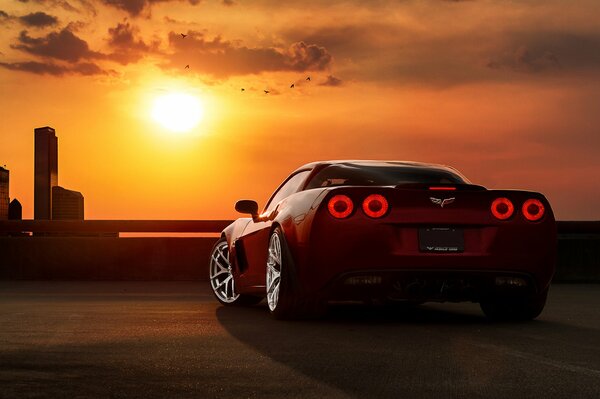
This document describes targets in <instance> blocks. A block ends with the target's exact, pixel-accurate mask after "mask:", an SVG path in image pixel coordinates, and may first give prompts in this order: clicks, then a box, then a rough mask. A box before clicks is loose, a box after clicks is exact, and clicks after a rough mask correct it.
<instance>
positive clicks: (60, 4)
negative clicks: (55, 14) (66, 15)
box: [18, 0, 91, 12]
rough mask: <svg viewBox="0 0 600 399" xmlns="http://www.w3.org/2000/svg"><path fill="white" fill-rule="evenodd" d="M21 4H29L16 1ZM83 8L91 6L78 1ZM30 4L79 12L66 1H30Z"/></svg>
mask: <svg viewBox="0 0 600 399" xmlns="http://www.w3.org/2000/svg"><path fill="white" fill-rule="evenodd" d="M18 1H19V2H21V3H29V0H18ZM78 1H79V2H80V3H81V4H82V5H83V6H84V7H85V8H89V7H90V6H91V4H90V3H89V2H88V1H87V0H78ZM31 2H32V3H37V4H43V5H46V6H49V7H53V8H62V9H63V10H66V11H70V12H79V10H78V9H77V8H75V7H73V6H72V5H71V3H69V2H68V1H67V0H31Z"/></svg>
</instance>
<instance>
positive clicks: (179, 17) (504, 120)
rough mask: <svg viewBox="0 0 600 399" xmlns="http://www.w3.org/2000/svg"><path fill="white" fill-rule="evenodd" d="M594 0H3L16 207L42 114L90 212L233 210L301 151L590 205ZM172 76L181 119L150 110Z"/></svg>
mask: <svg viewBox="0 0 600 399" xmlns="http://www.w3.org/2000/svg"><path fill="white" fill-rule="evenodd" d="M363 3H367V4H363ZM598 15H600V2H598V1H597V0H577V1H573V2H564V1H562V0H560V1H557V0H550V1H542V0H530V1H520V2H519V1H502V2H498V1H491V0H490V1H442V0H438V1H433V0H431V1H417V0H414V1H410V0H409V1H373V2H362V1H328V2H319V1H310V0H304V1H286V2H280V1H266V0H263V1H258V0H257V1H242V0H234V1H209V0H203V1H197V0H189V1H187V0H14V1H13V0H5V1H2V2H0V123H1V125H0V165H3V164H6V165H7V168H8V169H9V170H10V173H11V175H10V178H11V187H10V192H11V197H16V198H18V199H19V200H20V201H21V203H22V204H23V213H24V217H25V218H31V217H32V216H33V129H34V128H35V127H40V126H46V125H49V126H52V127H54V128H55V129H56V132H57V135H58V137H59V184H60V185H61V186H63V187H65V188H69V189H73V190H77V191H81V192H82V193H83V194H84V196H85V207H86V209H85V215H86V218H88V219H121V218H123V219H221V218H234V217H237V215H236V213H235V211H234V210H233V204H234V203H235V201H236V200H237V199H239V198H253V199H256V200H258V201H259V203H260V204H261V205H263V204H264V202H265V201H266V199H267V198H268V197H269V195H270V193H271V191H272V190H273V189H274V188H275V187H276V186H277V185H278V184H279V182H280V181H281V180H282V179H283V178H284V177H285V176H287V174H288V173H289V172H290V171H292V170H293V169H295V168H296V167H298V166H299V165H301V164H303V163H306V162H310V161H314V160H319V159H339V158H354V159H399V160H415V161H426V162H435V163H444V164H449V165H452V166H454V167H456V168H458V169H459V170H461V171H462V172H463V174H465V175H466V176H467V177H469V178H470V179H471V180H472V181H474V182H476V183H479V184H482V185H485V186H487V187H489V188H522V189H531V190H536V191H541V192H543V193H544V194H546V196H547V197H548V198H549V200H550V201H551V203H552V205H553V207H554V210H555V213H556V215H557V218H559V219H563V220H564V219H595V220H598V219H600V209H599V207H598V203H600V156H598V152H599V150H600V25H598ZM180 33H186V34H188V37H186V38H185V39H182V38H181V36H180V35H179V34H180ZM187 64H189V65H190V68H189V69H185V68H184V67H185V65H187ZM308 75H310V76H311V78H312V80H311V81H310V82H307V81H306V80H305V77H306V76H308ZM291 83H296V84H295V88H294V89H290V88H289V86H290V84H291ZM241 87H244V88H245V89H246V90H245V91H244V92H243V93H242V92H241V91H240V88H241ZM265 89H267V90H270V93H269V94H268V95H266V94H264V92H263V90H265ZM173 91H174V92H185V93H188V94H192V95H194V96H196V97H198V98H199V99H200V100H201V102H202V103H203V105H204V112H205V116H204V120H203V121H202V122H201V123H200V124H199V125H198V126H197V127H196V128H194V129H193V130H192V131H191V132H187V133H172V132H169V131H168V130H166V129H165V128H163V127H161V126H159V125H157V123H156V122H155V121H154V120H153V119H152V117H151V115H150V110H151V107H152V103H153V100H154V99H155V98H156V97H157V96H160V95H161V94H164V93H166V92H173Z"/></svg>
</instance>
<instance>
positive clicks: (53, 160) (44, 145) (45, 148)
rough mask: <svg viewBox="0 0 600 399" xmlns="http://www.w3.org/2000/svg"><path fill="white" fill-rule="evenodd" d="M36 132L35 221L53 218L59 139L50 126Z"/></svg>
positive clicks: (35, 130)
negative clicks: (53, 192) (53, 194)
mask: <svg viewBox="0 0 600 399" xmlns="http://www.w3.org/2000/svg"><path fill="white" fill-rule="evenodd" d="M34 132H35V183H34V209H33V216H34V219H51V218H52V187H54V186H57V185H58V138H57V137H56V134H55V132H54V129H52V128H51V127H49V126H45V127H40V128H37V129H34Z"/></svg>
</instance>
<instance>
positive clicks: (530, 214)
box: [521, 198, 545, 222]
mask: <svg viewBox="0 0 600 399" xmlns="http://www.w3.org/2000/svg"><path fill="white" fill-rule="evenodd" d="M521 211H522V212H523V216H525V219H527V220H529V221H531V222H535V221H537V220H540V219H541V218H542V216H544V212H545V208H544V204H542V201H540V200H537V199H534V198H531V199H528V200H527V201H525V202H524V203H523V207H522V208H521Z"/></svg>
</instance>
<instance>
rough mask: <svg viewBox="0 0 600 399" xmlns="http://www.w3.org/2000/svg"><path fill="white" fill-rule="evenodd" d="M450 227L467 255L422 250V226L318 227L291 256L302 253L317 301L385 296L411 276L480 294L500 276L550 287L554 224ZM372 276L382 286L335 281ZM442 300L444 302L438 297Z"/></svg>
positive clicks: (302, 272) (300, 271)
mask: <svg viewBox="0 0 600 399" xmlns="http://www.w3.org/2000/svg"><path fill="white" fill-rule="evenodd" d="M453 226H454V227H459V228H461V229H462V230H463V231H464V241H465V242H464V251H463V252H460V253H430V252H421V251H420V249H419V235H418V231H419V227H422V226H419V225H401V224H383V223H382V224H376V225H374V224H359V223H357V224H354V225H349V224H346V226H343V227H345V228H340V227H342V226H340V225H337V226H336V225H333V224H327V225H321V226H320V227H319V229H318V230H315V231H316V233H314V234H311V237H310V239H309V240H308V242H307V245H306V246H305V247H303V248H296V250H295V251H294V252H295V255H299V256H295V259H296V260H297V266H298V267H297V275H298V279H299V280H300V283H301V286H302V287H304V288H305V289H306V290H307V292H308V293H309V294H311V295H321V296H328V295H329V294H328V291H335V292H336V293H340V291H344V290H350V291H353V292H356V293H357V295H359V294H360V292H361V290H364V291H365V292H367V294H368V292H370V290H375V291H377V290H379V291H386V290H387V291H390V287H392V286H393V285H394V284H396V283H397V282H398V280H402V281H403V282H404V283H407V284H408V283H410V282H411V281H412V282H414V280H415V279H424V280H428V281H430V282H432V283H431V284H430V285H431V287H435V286H436V284H437V283H436V281H438V280H439V281H438V282H443V281H446V283H447V284H446V285H448V284H459V285H460V284H463V283H464V285H466V286H473V287H475V288H477V287H481V288H477V289H478V290H480V291H481V292H485V291H486V290H491V289H492V288H493V289H494V290H495V289H496V288H497V287H496V286H495V285H494V284H493V281H494V280H495V278H496V277H502V276H524V277H525V278H526V280H527V281H528V284H527V287H528V290H530V292H539V291H542V290H544V289H546V288H547V287H548V285H549V284H550V281H551V279H552V276H553V275H554V271H555V269H556V229H555V226H554V222H553V220H552V221H551V223H550V221H548V222H547V223H544V224H537V225H533V224H532V225H525V226H523V225H519V226H512V225H508V224H507V225H501V226H475V225H463V226H461V225H458V224H454V225H453ZM374 272H377V273H380V275H381V278H382V284H381V286H380V287H366V286H364V287H360V286H357V287H343V284H340V281H343V279H344V278H345V276H347V275H351V274H361V273H362V274H373V273H374ZM463 280H464V281H463ZM398 284H400V283H398ZM431 289H433V288H431ZM391 291H394V290H391ZM391 291H390V292H391ZM395 291H397V290H395ZM394 294H398V293H397V292H394ZM332 295H333V294H332ZM359 296H360V295H359ZM433 297H435V295H430V298H428V300H434V299H432V298H433ZM472 297H473V296H469V295H466V296H465V298H466V299H458V300H469V298H472ZM415 299H417V298H415ZM439 300H449V299H443V296H439Z"/></svg>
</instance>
